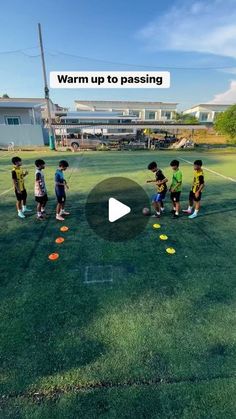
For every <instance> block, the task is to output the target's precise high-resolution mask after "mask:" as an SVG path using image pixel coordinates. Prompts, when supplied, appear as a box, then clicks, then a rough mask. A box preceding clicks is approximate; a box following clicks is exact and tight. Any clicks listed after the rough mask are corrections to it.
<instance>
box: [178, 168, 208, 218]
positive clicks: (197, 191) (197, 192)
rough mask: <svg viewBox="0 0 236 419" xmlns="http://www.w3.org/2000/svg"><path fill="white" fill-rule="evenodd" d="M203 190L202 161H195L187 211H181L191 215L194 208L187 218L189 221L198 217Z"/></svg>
mask: <svg viewBox="0 0 236 419" xmlns="http://www.w3.org/2000/svg"><path fill="white" fill-rule="evenodd" d="M203 188H204V173H203V170H202V160H195V162H194V178H193V185H192V189H191V191H190V193H189V206H188V209H187V210H184V211H183V212H184V213H185V214H191V213H192V209H193V206H194V212H193V213H192V214H191V215H189V217H188V218H190V219H193V218H196V217H197V216H198V212H199V209H200V201H201V197H202V190H203Z"/></svg>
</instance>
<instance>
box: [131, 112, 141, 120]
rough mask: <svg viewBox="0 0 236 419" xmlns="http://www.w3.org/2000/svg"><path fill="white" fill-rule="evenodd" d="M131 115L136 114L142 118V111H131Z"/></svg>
mask: <svg viewBox="0 0 236 419" xmlns="http://www.w3.org/2000/svg"><path fill="white" fill-rule="evenodd" d="M131 115H134V116H137V117H138V118H140V111H131Z"/></svg>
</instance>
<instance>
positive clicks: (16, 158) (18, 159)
mask: <svg viewBox="0 0 236 419" xmlns="http://www.w3.org/2000/svg"><path fill="white" fill-rule="evenodd" d="M19 161H21V158H20V157H18V156H16V157H12V159H11V162H12V163H13V164H16V163H18V162H19Z"/></svg>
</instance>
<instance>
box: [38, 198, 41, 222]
mask: <svg viewBox="0 0 236 419" xmlns="http://www.w3.org/2000/svg"><path fill="white" fill-rule="evenodd" d="M41 211H42V204H41V202H38V204H37V218H38V219H39V220H41V219H42V214H41Z"/></svg>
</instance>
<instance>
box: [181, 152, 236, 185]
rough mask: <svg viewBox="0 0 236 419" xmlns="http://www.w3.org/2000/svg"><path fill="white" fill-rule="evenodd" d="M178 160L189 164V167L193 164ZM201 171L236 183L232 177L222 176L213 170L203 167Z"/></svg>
mask: <svg viewBox="0 0 236 419" xmlns="http://www.w3.org/2000/svg"><path fill="white" fill-rule="evenodd" d="M179 159H180V160H182V161H184V162H185V163H189V164H191V165H192V164H193V162H192V161H189V160H185V159H183V158H182V157H180V158H179ZM203 169H204V170H206V171H207V172H210V173H212V174H213V175H216V176H219V177H222V178H223V179H226V180H230V181H231V182H234V183H236V179H233V178H232V177H229V176H225V175H222V174H221V173H218V172H215V170H211V169H208V168H207V167H205V166H203Z"/></svg>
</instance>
